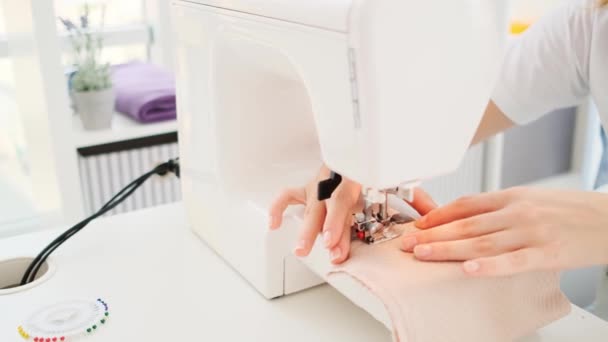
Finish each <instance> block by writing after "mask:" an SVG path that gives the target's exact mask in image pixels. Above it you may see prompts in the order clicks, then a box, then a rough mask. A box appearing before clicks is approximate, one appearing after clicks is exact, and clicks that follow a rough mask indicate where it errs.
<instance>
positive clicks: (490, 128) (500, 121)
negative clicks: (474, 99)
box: [471, 100, 514, 146]
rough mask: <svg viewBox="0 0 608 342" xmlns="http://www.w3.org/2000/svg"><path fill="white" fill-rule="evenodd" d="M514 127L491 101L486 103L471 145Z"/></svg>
mask: <svg viewBox="0 0 608 342" xmlns="http://www.w3.org/2000/svg"><path fill="white" fill-rule="evenodd" d="M513 125H514V123H513V121H511V120H510V119H509V118H508V117H507V116H506V115H505V114H504V113H503V112H502V111H501V110H500V109H499V108H498V107H497V106H496V105H495V104H494V102H493V101H492V100H490V102H488V106H487V107H486V111H485V112H484V114H483V118H482V119H481V122H480V123H479V127H477V132H476V133H475V137H473V141H472V142H471V146H472V145H476V144H477V143H480V142H483V141H484V140H486V139H488V138H490V137H492V136H494V135H496V134H498V133H500V132H502V131H504V130H506V129H508V128H510V127H512V126H513Z"/></svg>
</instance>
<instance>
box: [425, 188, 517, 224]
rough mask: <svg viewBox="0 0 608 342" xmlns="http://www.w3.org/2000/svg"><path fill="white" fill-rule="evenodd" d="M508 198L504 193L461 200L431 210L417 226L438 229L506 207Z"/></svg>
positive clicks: (487, 194)
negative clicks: (443, 225) (438, 227)
mask: <svg viewBox="0 0 608 342" xmlns="http://www.w3.org/2000/svg"><path fill="white" fill-rule="evenodd" d="M506 202H507V196H505V195H504V193H503V192H495V193H486V194H480V195H475V196H468V197H463V198H460V199H458V200H456V201H454V202H452V203H450V204H448V205H446V206H443V207H439V208H437V209H434V210H431V211H430V212H429V213H428V214H426V215H424V216H423V217H422V218H421V219H420V220H418V221H416V226H417V227H418V228H420V229H427V228H432V227H436V226H439V225H442V224H445V223H448V222H452V221H456V220H459V219H462V218H466V217H471V216H475V215H479V214H483V213H487V212H491V211H495V210H498V209H500V208H502V207H503V206H504V205H506Z"/></svg>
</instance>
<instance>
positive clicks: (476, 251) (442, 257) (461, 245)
mask: <svg viewBox="0 0 608 342" xmlns="http://www.w3.org/2000/svg"><path fill="white" fill-rule="evenodd" d="M526 243H527V241H526V237H525V234H521V233H520V232H518V231H515V230H503V231H500V232H497V233H494V234H488V235H483V236H479V237H475V238H471V239H465V240H456V241H446V242H436V243H430V244H422V245H418V246H416V247H415V248H414V256H416V258H417V259H419V260H424V261H463V260H471V259H477V258H482V257H492V256H496V255H500V254H502V253H508V252H511V251H514V250H517V249H519V248H522V247H524V246H525V245H526Z"/></svg>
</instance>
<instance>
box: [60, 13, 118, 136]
mask: <svg viewBox="0 0 608 342" xmlns="http://www.w3.org/2000/svg"><path fill="white" fill-rule="evenodd" d="M83 8H84V10H83V14H82V15H81V16H80V23H79V24H78V25H77V24H74V22H72V21H71V20H69V19H64V18H59V19H60V20H61V22H62V24H63V25H64V26H65V28H66V29H67V31H68V33H69V37H70V42H71V44H72V47H73V50H74V63H73V65H74V72H73V74H72V76H71V78H70V96H71V98H72V101H73V105H74V108H75V110H76V112H77V113H78V114H79V116H80V119H81V120H82V124H83V126H84V128H85V129H88V130H97V129H107V128H110V127H111V126H112V116H113V114H114V102H115V98H114V90H113V88H112V81H111V78H110V65H109V64H107V63H102V62H101V52H102V48H103V38H102V36H101V34H100V33H95V32H94V31H92V30H91V28H90V25H89V14H90V9H91V8H90V6H89V5H88V4H85V5H84V6H83ZM104 13H105V8H104V7H102V9H101V25H100V27H101V28H103V18H104ZM98 32H101V30H99V31H98Z"/></svg>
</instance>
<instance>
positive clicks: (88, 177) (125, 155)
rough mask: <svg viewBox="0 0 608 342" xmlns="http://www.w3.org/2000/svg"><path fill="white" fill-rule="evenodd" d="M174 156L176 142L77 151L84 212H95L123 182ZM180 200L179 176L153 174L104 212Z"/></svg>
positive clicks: (111, 213)
mask: <svg viewBox="0 0 608 342" xmlns="http://www.w3.org/2000/svg"><path fill="white" fill-rule="evenodd" d="M178 155H179V154H178V147H177V143H176V142H172V143H166V144H161V145H154V146H149V147H141V148H134V149H127V150H123V151H117V152H109V153H100V154H93V155H87V156H83V155H82V154H81V155H80V156H79V163H80V165H79V166H80V178H81V184H82V193H83V199H84V208H85V212H86V213H87V214H92V213H94V212H96V211H97V210H99V209H100V208H101V207H102V206H103V205H104V204H105V203H106V202H107V201H108V200H109V199H110V198H112V197H113V196H114V195H115V194H116V193H118V192H119V191H120V190H121V189H122V188H124V187H125V186H126V185H127V184H129V183H131V182H132V181H133V180H135V179H136V178H138V177H139V176H141V175H143V174H144V173H146V172H148V171H150V170H152V169H153V168H154V167H155V166H157V165H158V164H161V163H163V162H166V161H168V160H169V159H172V158H176V157H178ZM180 199H181V189H180V184H179V179H178V178H177V177H176V176H175V175H173V174H168V175H167V176H164V177H160V176H153V177H151V178H150V179H148V181H147V182H145V183H144V184H143V185H142V186H141V187H139V189H137V190H136V191H135V192H134V193H133V194H132V195H131V196H130V197H129V198H128V199H127V200H125V201H124V202H123V203H121V204H120V205H119V206H117V207H116V208H114V209H113V210H112V211H111V212H109V213H108V214H107V215H115V214H119V213H124V212H129V211H133V210H137V209H142V208H147V207H151V206H156V205H160V204H164V203H171V202H175V201H179V200H180Z"/></svg>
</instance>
